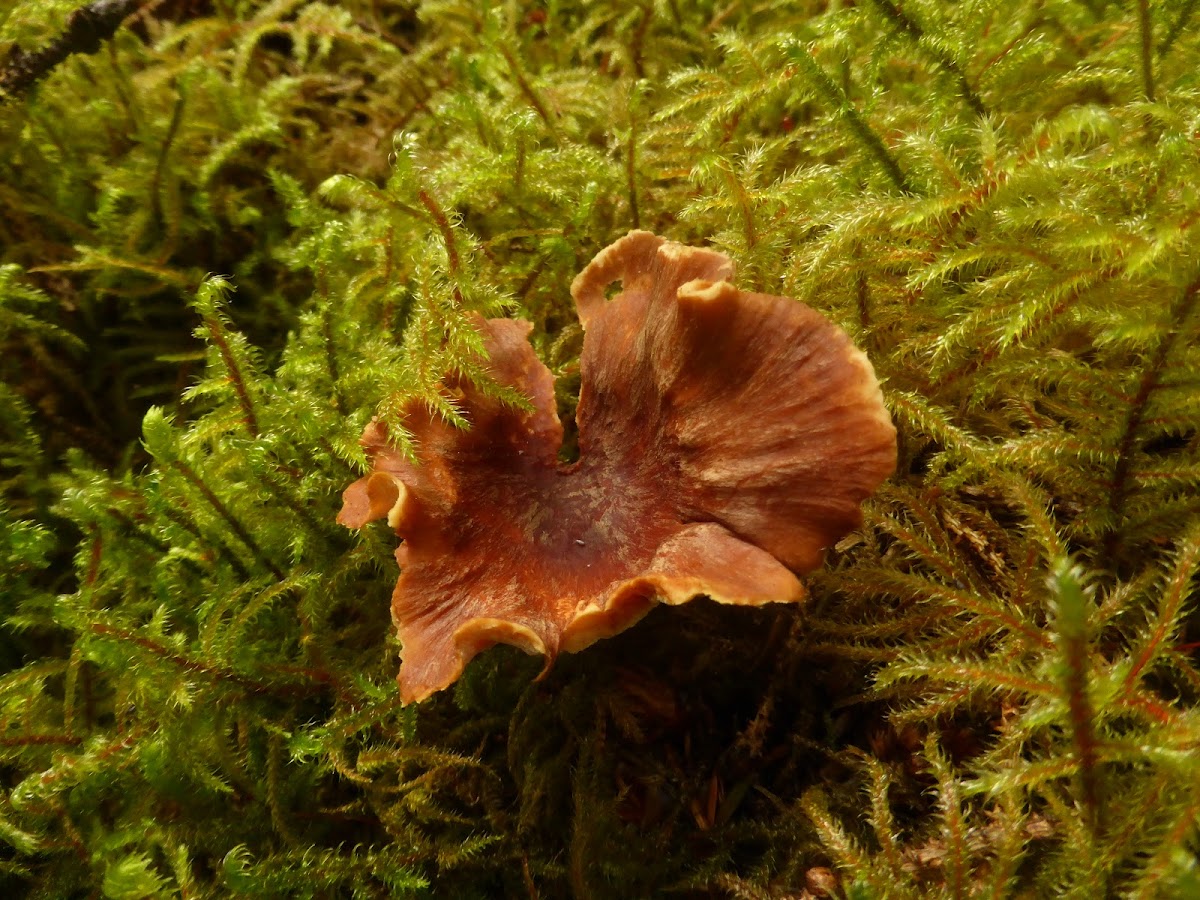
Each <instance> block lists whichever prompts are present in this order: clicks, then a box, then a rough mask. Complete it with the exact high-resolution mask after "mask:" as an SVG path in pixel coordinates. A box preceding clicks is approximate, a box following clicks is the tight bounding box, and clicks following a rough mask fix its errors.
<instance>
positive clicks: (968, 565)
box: [0, 0, 1200, 900]
mask: <svg viewBox="0 0 1200 900" xmlns="http://www.w3.org/2000/svg"><path fill="white" fill-rule="evenodd" d="M125 5H126V6H128V14H127V15H124V16H123V17H121V18H120V20H119V21H116V22H115V24H113V25H112V28H111V30H110V32H109V33H108V34H105V35H99V34H96V35H94V37H95V40H92V41H88V40H82V39H80V40H76V38H77V37H78V34H77V28H78V27H79V26H77V25H73V24H72V23H73V22H78V21H80V19H79V18H78V16H79V15H80V14H81V13H80V10H81V9H83V7H84V4H81V3H79V2H74V0H54V2H40V0H39V2H33V0H19V2H16V3H10V4H8V5H7V6H6V7H4V8H3V9H0V85H3V86H4V87H2V88H0V90H2V91H3V94H2V96H0V486H2V488H3V498H2V501H0V576H2V579H3V580H2V583H0V615H2V616H3V621H4V627H3V630H2V631H0V672H2V674H0V772H2V778H3V785H4V791H3V795H2V798H0V894H2V895H3V896H14V897H16V896H31V897H46V898H73V897H80V898H83V897H94V896H102V897H109V898H130V900H132V898H146V897H176V896H185V897H223V896H240V895H248V896H258V897H320V898H335V897H402V896H413V897H425V896H429V897H455V898H470V897H480V898H486V897H521V898H555V897H571V898H610V897H613V898H615V897H649V896H672V897H685V898H690V897H696V898H701V897H720V898H748V900H760V898H762V900H767V898H779V900H782V898H794V897H806V896H807V897H823V896H831V897H854V898H873V897H880V898H882V897H885V896H886V897H917V896H926V895H930V894H932V895H936V896H992V897H1037V896H1064V895H1072V896H1076V895H1089V896H1094V897H1104V896H1114V895H1121V896H1131V897H1145V898H1151V897H1163V896H1168V897H1169V896H1192V895H1196V894H1197V893H1200V864H1198V861H1197V855H1196V854H1197V843H1198V842H1197V821H1198V816H1200V762H1198V760H1200V756H1198V755H1197V753H1196V748H1197V746H1198V744H1200V719H1198V712H1197V699H1198V697H1200V667H1198V665H1197V648H1198V647H1200V621H1198V620H1197V617H1196V613H1195V610H1196V606H1197V592H1198V589H1197V581H1196V571H1197V568H1200V399H1198V398H1200V310H1198V309H1197V307H1198V306H1200V262H1198V260H1200V254H1198V253H1197V249H1198V243H1200V237H1198V232H1197V229H1198V228H1200V225H1198V223H1200V194H1198V192H1197V188H1196V185H1198V184H1200V153H1198V152H1197V147H1198V144H1197V135H1200V103H1198V97H1200V93H1198V90H1200V82H1198V76H1197V73H1198V72H1200V39H1198V38H1197V30H1196V26H1197V22H1198V21H1200V20H1198V19H1196V17H1195V16H1196V10H1197V4H1195V3H1193V2H1188V0H1157V2H1155V0H1143V2H1139V3H1131V4H1115V3H1102V2H1068V0H1037V2H1035V0H1028V2H1025V0H1016V2H1011V3H995V2H985V0H967V2H959V3H946V2H936V0H909V2H904V3H897V2H894V0H866V2H861V3H856V4H846V3H836V2H835V3H819V2H791V0H786V2H785V0H766V2H762V3H754V4H750V3H728V4H726V3H720V4H712V3H705V2H699V3H684V2H682V0H661V2H657V0H646V2H641V3H629V2H617V0H589V2H579V0H562V2H551V3H545V4H536V3H529V4H518V3H496V4H490V3H483V2H478V3H471V2H453V0H448V2H424V3H411V4H403V3H394V2H388V0H350V2H344V3H320V2H307V0H274V2H249V0H150V2H145V3H129V4H125ZM89 9H91V7H89ZM89 21H90V20H89ZM71 35H75V36H76V37H75V38H72V37H71ZM68 38H70V40H71V42H72V43H71V45H70V47H69V48H67V49H68V50H69V52H65V53H60V54H58V57H59V58H58V61H57V62H55V63H54V64H53V65H47V66H46V67H45V69H44V71H39V72H37V73H36V77H34V78H27V77H26V75H24V74H23V75H22V76H21V79H15V76H14V75H13V74H12V73H13V72H15V71H16V70H17V68H18V67H20V68H21V71H22V72H26V71H27V69H28V67H29V65H30V62H29V61H30V60H31V59H33V60H36V59H43V60H45V59H50V58H51V57H50V56H45V55H41V56H39V55H38V54H39V53H41V51H45V50H47V49H48V48H49V49H53V48H55V47H59V48H60V49H62V47H65V46H66V45H62V44H59V43H56V42H61V41H64V40H67V39H68ZM631 228H644V229H647V230H650V231H653V232H655V233H658V234H661V235H663V236H664V237H667V238H670V239H672V240H678V241H681V242H685V243H689V244H694V245H698V246H710V247H713V248H715V249H718V250H720V251H722V252H724V253H726V254H728V255H729V256H730V257H731V258H732V259H733V260H734V261H735V262H736V264H737V267H738V284H739V286H740V287H742V288H743V289H746V290H758V291H765V292H770V293H774V294H785V295H789V296H793V297H796V298H798V299H801V300H803V301H804V302H806V303H808V304H809V305H811V306H813V307H814V308H816V309H817V310H819V311H820V312H822V313H823V314H825V315H827V316H829V317H830V318H831V319H833V320H834V321H836V322H837V323H838V324H840V325H841V326H842V327H844V328H845V329H846V330H847V331H849V332H850V333H851V335H852V336H853V337H854V339H855V341H856V343H857V344H858V345H859V346H860V347H862V348H863V349H864V351H865V352H866V353H867V354H868V355H869V357H870V358H871V361H872V363H873V364H874V366H875V369H876V371H877V373H878V374H879V376H880V380H881V382H882V383H883V391H884V397H885V401H886V402H887V404H888V407H889V409H890V411H891V414H892V416H893V419H894V420H895V423H896V426H897V428H898V430H899V433H900V458H899V468H898V470H897V473H896V475H895V476H894V477H893V478H892V479H891V480H889V482H888V483H887V484H885V485H884V487H883V488H882V489H881V490H880V491H879V493H878V494H877V495H876V496H875V497H874V498H873V499H872V500H870V501H868V503H867V504H866V507H865V514H866V515H865V522H864V525H863V527H862V528H861V529H859V530H858V531H856V532H855V533H853V534H851V535H850V536H848V537H847V538H845V539H844V540H842V541H841V542H840V543H839V544H838V545H837V547H836V548H834V550H832V551H831V552H830V553H829V555H828V559H827V563H826V565H825V567H824V568H823V569H822V570H820V571H819V572H817V573H815V574H813V575H811V576H807V577H806V578H805V581H806V586H807V588H808V591H809V595H810V596H809V600H808V602H807V604H806V605H804V606H803V607H790V606H783V605H776V606H768V607H765V608H762V609H731V608H725V607H720V606H718V605H717V604H714V603H711V602H708V601H695V602H693V603H691V604H689V605H687V606H684V607H680V608H673V609H668V608H658V609H655V610H654V611H653V612H652V613H651V614H650V615H649V616H648V617H647V618H646V619H645V620H644V621H643V622H641V623H640V624H639V625H638V626H637V627H635V628H634V629H632V630H630V631H628V632H625V633H623V634H621V635H619V636H617V637H615V638H613V639H610V640H607V641H602V642H600V643H598V644H596V645H595V646H593V647H591V648H589V649H588V650H587V651H585V652H583V653H580V654H576V655H565V656H561V657H560V658H559V659H558V660H557V662H556V663H555V665H554V667H553V668H552V669H551V671H550V672H549V673H548V674H547V675H546V676H545V677H544V678H542V679H541V680H539V681H535V680H534V679H535V678H536V677H537V675H538V672H539V670H540V661H539V660H535V659H533V658H530V657H527V656H524V655H523V654H521V653H520V652H518V651H515V650H513V649H511V648H504V647H500V648H495V649H493V650H489V651H488V652H486V653H484V654H483V655H481V656H480V657H479V658H478V659H477V660H476V661H475V662H474V663H472V664H471V665H470V666H469V667H468V669H467V671H466V673H465V674H464V676H463V678H462V679H461V680H460V681H459V682H458V683H457V684H456V685H455V686H454V687H453V688H452V689H451V690H448V691H446V692H443V693H441V694H439V695H437V696H436V697H434V698H432V699H431V700H430V701H428V702H426V703H423V704H421V705H419V706H413V707H403V708H402V707H401V706H400V704H399V700H398V695H397V690H396V685H395V681H394V679H395V673H396V668H397V654H398V651H399V649H400V648H399V647H398V646H397V644H396V642H395V640H394V639H393V638H392V637H391V622H390V618H389V613H388V604H389V595H390V592H391V586H392V584H394V582H395V578H396V574H397V572H396V564H395V562H394V559H393V556H392V552H393V550H394V536H393V534H392V533H391V532H390V531H389V530H388V528H387V527H386V525H385V524H384V523H377V524H376V525H372V526H370V527H368V528H366V529H364V530H363V531H362V533H358V534H355V533H351V532H349V531H347V530H346V529H343V528H341V527H340V526H338V525H336V524H335V522H334V518H335V516H336V513H337V510H338V508H339V504H340V493H341V491H342V490H343V489H344V488H345V486H346V485H347V484H349V483H350V482H352V481H353V480H354V479H355V478H357V477H359V475H360V474H361V473H362V472H363V471H364V468H365V465H366V460H365V458H364V456H363V453H362V450H361V448H360V447H359V446H358V444H357V439H358V436H359V435H360V434H361V433H362V430H363V427H364V425H365V424H366V422H368V421H369V420H370V419H371V417H372V416H375V415H378V416H380V417H382V418H383V419H384V420H385V421H387V422H389V424H390V425H391V426H392V428H391V433H392V434H393V436H394V437H395V438H396V440H397V442H398V445H399V447H400V448H401V449H402V450H404V451H406V452H408V451H411V446H410V444H411V442H410V441H409V440H408V438H407V437H406V435H405V434H404V432H403V428H402V423H401V421H400V420H399V413H400V411H401V410H402V409H403V408H404V407H405V405H406V404H409V403H411V402H413V401H422V402H425V403H428V404H429V405H430V406H431V407H432V408H433V409H434V410H436V411H439V412H440V413H441V414H443V415H445V416H446V417H447V418H448V419H449V420H451V421H459V420H461V418H462V417H461V415H460V413H459V411H458V410H457V408H456V407H455V404H454V402H453V398H452V397H450V396H448V395H447V394H446V392H445V391H443V390H441V389H440V387H439V381H440V379H441V378H442V376H443V375H444V374H445V373H447V372H451V371H457V372H459V373H462V374H464V375H467V376H468V377H472V378H474V379H476V380H477V381H478V382H479V384H480V386H481V388H482V389H483V390H485V391H491V392H493V393H494V394H495V395H496V396H500V397H503V398H504V399H506V400H508V401H511V402H514V403H520V402H522V401H521V398H519V397H512V396H508V395H507V394H506V393H505V392H504V390H503V388H502V386H500V385H496V384H494V383H493V382H491V381H489V379H488V377H487V371H486V366H485V364H484V362H483V361H482V360H481V359H480V358H479V355H478V351H479V348H480V346H481V342H480V336H479V335H478V334H477V333H476V331H475V330H474V329H473V327H472V326H471V322H472V318H473V316H474V315H475V314H477V313H482V314H483V315H485V316H504V315H508V316H513V317H521V318H525V319H528V320H529V321H531V322H532V323H533V324H534V333H533V340H534V344H535V346H536V348H537V351H538V353H539V355H540V356H541V358H542V359H543V360H544V361H545V362H546V364H547V365H548V366H549V367H550V368H551V370H552V371H553V372H554V373H555V375H556V376H557V377H558V382H557V390H558V393H559V396H558V397H557V399H558V403H559V408H560V412H561V414H562V416H563V418H564V421H565V422H567V423H568V426H570V423H571V421H572V418H573V410H574V405H575V403H576V400H577V397H578V388H579V373H578V359H579V352H580V348H581V332H580V328H579V324H578V321H577V319H576V317H575V313H574V309H573V307H572V304H571V301H570V296H569V293H568V287H569V285H570V282H571V280H572V278H573V277H574V276H575V274H576V273H577V272H578V271H579V270H580V269H581V268H582V266H583V265H584V264H586V262H587V261H588V260H589V259H591V257H592V256H593V255H594V254H595V253H596V252H597V251H598V250H599V249H600V248H602V247H604V246H606V245H608V244H609V243H611V242H612V241H613V240H614V239H615V238H617V237H619V236H620V235H622V234H624V233H625V232H627V231H628V230H630V229H631ZM460 424H462V425H463V426H464V427H465V426H467V425H469V423H466V422H460ZM570 431H571V429H570V427H568V434H569V439H568V443H567V445H566V448H565V449H564V454H566V455H568V456H569V455H570V454H571V453H572V444H571V442H570ZM614 848H617V849H616V850H614Z"/></svg>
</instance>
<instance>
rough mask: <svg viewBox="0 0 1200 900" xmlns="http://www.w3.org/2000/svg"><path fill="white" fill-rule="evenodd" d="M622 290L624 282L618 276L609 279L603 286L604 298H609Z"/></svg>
mask: <svg viewBox="0 0 1200 900" xmlns="http://www.w3.org/2000/svg"><path fill="white" fill-rule="evenodd" d="M622 290H624V284H623V283H622V282H621V279H620V278H617V279H616V280H614V281H610V282H609V283H608V284H607V285H606V286H605V288H604V299H605V300H611V299H612V298H613V297H615V296H617V294H619V293H621V291H622Z"/></svg>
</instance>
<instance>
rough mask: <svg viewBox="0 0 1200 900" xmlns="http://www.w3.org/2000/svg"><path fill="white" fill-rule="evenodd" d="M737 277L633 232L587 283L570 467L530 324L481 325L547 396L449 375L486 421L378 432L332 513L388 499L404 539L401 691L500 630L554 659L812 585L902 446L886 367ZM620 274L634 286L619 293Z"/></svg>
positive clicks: (422, 413) (354, 513) (411, 420)
mask: <svg viewBox="0 0 1200 900" xmlns="http://www.w3.org/2000/svg"><path fill="white" fill-rule="evenodd" d="M732 274H733V267H732V264H731V263H730V261H729V259H728V258H727V257H725V256H724V255H722V254H720V253H715V252H713V251H710V250H702V249H697V248H693V247H685V246H683V245H680V244H675V243H670V242H667V241H664V240H663V239H662V238H659V237H655V236H654V235H652V234H649V233H647V232H643V231H635V232H631V233H630V234H628V235H627V236H625V237H624V238H622V239H620V240H619V241H617V242H616V243H614V244H612V245H611V246H610V247H608V248H606V249H605V250H603V251H602V252H601V253H600V254H599V255H598V256H597V257H596V258H595V259H594V260H593V261H592V262H591V263H590V264H589V265H588V266H587V268H585V269H584V270H583V272H582V273H580V275H579V277H578V278H576V279H575V283H574V284H573V285H572V287H571V292H572V294H573V296H574V297H575V301H576V304H577V306H578V309H579V317H580V320H581V321H582V322H583V325H584V328H585V329H586V336H585V340H584V347H583V356H582V360H581V368H582V373H581V379H582V388H581V392H580V398H579V408H578V413H577V421H578V425H579V448H580V458H579V461H578V462H576V463H573V464H571V465H563V464H561V463H559V462H558V450H559V446H560V444H561V442H562V425H561V423H560V422H559V420H558V415H557V413H556V412H555V405H554V379H553V376H552V375H551V374H550V371H549V370H548V369H547V368H546V367H545V366H544V365H543V364H542V363H541V361H540V360H538V358H537V356H536V355H535V354H534V352H533V348H532V347H531V346H530V344H529V341H528V334H529V331H530V328H531V326H530V325H529V324H528V323H526V322H520V321H513V320H506V319H489V320H484V319H482V318H481V319H479V321H478V327H479V329H480V331H481V332H482V334H483V336H484V339H485V344H486V348H487V353H488V358H489V361H490V367H491V372H492V375H493V377H494V378H495V379H496V381H497V382H499V383H501V384H505V385H508V386H511V387H513V388H516V389H517V390H519V391H520V392H521V393H523V394H525V395H526V396H527V397H529V399H530V400H531V401H532V404H533V409H532V411H522V410H517V409H514V408H512V407H509V406H505V405H503V404H502V403H500V402H499V401H498V400H495V399H493V398H490V397H487V396H486V395H484V394H483V393H482V392H481V391H479V390H478V389H477V388H476V387H475V386H474V385H473V384H472V383H470V382H469V381H465V380H461V379H448V380H447V382H446V386H447V388H448V389H449V390H451V391H453V392H455V394H456V395H457V396H459V397H460V398H461V399H460V402H459V405H460V406H461V408H462V409H463V410H464V412H465V414H466V415H467V417H468V418H469V419H470V421H471V423H472V427H471V428H470V430H467V431H463V430H460V429H457V428H455V427H453V426H452V425H449V424H448V423H446V422H445V421H443V420H442V419H440V418H439V417H436V416H434V415H432V414H431V413H430V412H429V411H428V410H427V409H425V408H424V407H423V406H419V405H414V406H412V407H410V408H409V409H408V410H406V418H405V425H406V426H407V427H408V428H409V430H410V431H411V432H412V434H413V437H414V438H415V442H416V446H417V462H416V464H414V463H411V462H409V461H408V460H406V459H405V458H404V457H403V456H402V455H401V454H400V453H398V452H397V451H396V450H395V449H393V448H392V447H391V446H390V445H389V443H388V438H387V432H386V429H385V428H384V426H383V425H382V424H380V423H378V422H372V423H371V425H369V426H368V427H367V429H366V431H365V433H364V434H363V445H364V446H365V447H366V448H367V450H368V453H369V455H370V457H371V460H372V471H371V473H370V474H369V475H367V476H366V477H365V478H362V479H359V480H358V481H356V482H355V483H354V484H352V485H351V486H350V487H349V488H348V489H347V490H346V492H345V495H344V506H343V508H342V511H341V514H340V515H339V516H338V521H339V522H341V523H342V524H344V525H347V526H350V527H352V528H357V527H361V526H362V525H363V524H365V523H366V522H369V521H371V520H373V519H377V518H381V517H383V516H387V518H388V522H389V524H390V525H391V526H392V527H393V528H394V529H395V530H396V533H397V534H398V535H400V537H402V538H403V539H404V541H403V543H402V544H401V546H400V548H399V549H398V550H397V551H396V559H397V561H398V562H399V563H400V567H401V570H402V574H401V576H400V580H399V582H398V583H397V585H396V590H395V593H394V595H393V598H392V618H393V620H394V621H395V623H396V628H397V631H398V633H399V637H400V641H401V643H402V645H403V651H402V657H403V663H402V666H401V669H400V675H399V682H400V692H401V697H402V699H403V700H404V702H406V703H408V702H414V701H419V700H422V699H424V698H426V697H428V696H429V695H430V694H432V693H434V692H435V691H438V690H441V689H442V688H444V687H446V686H448V685H449V684H451V683H453V682H454V681H455V679H457V678H458V676H459V675H460V674H461V673H462V670H463V667H464V666H465V665H466V664H467V663H468V662H469V661H470V660H471V659H472V658H473V657H474V656H475V655H476V654H477V653H479V652H480V651H481V650H484V649H486V648H487V647H490V646H491V645H493V644H496V643H507V644H514V645H516V646H518V647H522V648H524V649H525V650H528V651H529V652H531V653H541V654H545V655H546V656H547V657H548V660H553V658H554V656H555V655H556V654H557V653H558V652H559V651H562V650H567V651H574V650H580V649H582V648H584V647H586V646H588V645H589V644H591V643H594V642H595V641H597V640H599V639H600V638H604V637H609V636H610V635H613V634H616V633H617V632H619V631H622V630H624V629H625V628H628V627H629V626H630V625H632V624H633V623H635V622H636V621H637V620H638V619H640V618H641V617H642V616H643V615H645V614H646V612H648V611H649V609H650V608H651V606H652V604H653V603H655V602H664V603H670V604H679V603H684V602H686V601H688V600H690V599H691V598H692V597H695V596H697V595H700V594H704V595H707V596H709V597H712V598H713V599H714V600H717V601H719V602H722V603H733V604H749V605H758V604H762V603H767V602H771V601H798V600H800V599H801V598H802V597H803V593H804V592H803V588H802V587H801V585H800V582H799V581H798V580H797V579H796V576H795V574H793V573H804V572H808V571H811V570H812V569H814V568H815V567H817V566H818V565H820V562H821V558H822V555H823V552H824V550H825V548H826V547H828V546H830V545H831V544H832V543H834V542H835V541H836V540H837V539H838V538H840V537H841V536H842V535H844V534H845V533H846V532H848V531H850V530H851V529H853V528H855V527H856V526H857V525H858V524H859V523H860V521H861V513H860V510H859V504H860V503H861V502H862V501H863V500H864V499H865V498H866V497H868V496H869V495H870V494H871V493H872V492H873V491H874V490H875V488H876V487H878V485H879V484H880V483H881V482H882V481H883V480H884V479H885V478H887V477H888V475H890V474H891V473H892V471H893V469H894V468H895V462H896V432H895V429H894V428H893V427H892V423H891V420H890V418H889V416H888V414H887V411H886V409H885V408H884V406H883V398H882V395H881V393H880V390H879V385H878V382H877V381H876V379H875V374H874V371H873V370H872V368H871V364H870V362H869V361H868V360H867V358H866V356H864V355H863V353H862V352H861V351H859V350H858V349H856V348H855V347H854V346H853V344H851V342H850V339H849V338H848V337H847V335H846V334H845V332H843V331H842V330H841V329H840V328H838V327H837V326H836V325H834V324H832V323H831V322H829V321H828V320H827V319H825V318H824V317H823V316H821V315H820V314H819V313H817V312H815V311H813V310H812V309H810V308H808V307H807V306H804V305H803V304H801V303H799V302H797V301H795V300H791V299H789V298H786V297H773V296H770V295H767V294H753V293H743V292H741V291H739V290H738V289H737V288H735V287H734V286H733V285H732V284H730V283H729V281H728V279H729V278H731V277H732ZM614 281H620V282H621V284H622V291H621V293H620V294H618V295H617V296H616V297H614V298H613V299H612V300H608V301H606V300H605V293H604V292H605V288H606V287H607V286H608V285H609V284H611V283H612V282H614ZM547 664H549V661H548V663H547Z"/></svg>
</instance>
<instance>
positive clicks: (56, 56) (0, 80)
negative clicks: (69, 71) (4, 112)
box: [0, 0, 146, 98]
mask: <svg viewBox="0 0 1200 900" xmlns="http://www.w3.org/2000/svg"><path fill="white" fill-rule="evenodd" d="M144 3H146V0H94V2H93V3H89V4H88V5H87V6H84V7H82V8H80V9H77V10H75V12H73V13H71V15H70V16H68V17H67V27H66V29H64V31H63V33H62V34H60V35H59V36H58V37H57V38H56V39H55V40H54V41H52V42H51V43H50V44H48V45H47V46H45V47H43V48H42V49H40V50H34V51H32V52H29V51H26V50H22V49H21V48H20V47H14V48H13V51H12V52H11V53H10V54H9V57H8V60H7V64H6V65H5V67H4V69H3V71H0V98H5V97H13V96H16V95H18V94H22V93H24V92H25V91H26V90H28V89H29V88H30V87H32V86H33V85H34V84H36V83H37V82H38V81H40V80H41V79H43V78H45V77H46V76H47V75H49V74H50V72H51V71H52V70H53V69H54V67H55V66H57V65H58V64H59V63H61V62H62V61H63V60H65V59H66V58H67V57H69V56H74V55H75V54H77V53H85V54H92V53H95V52H96V51H97V50H99V49H100V45H101V44H103V43H104V42H105V41H106V40H108V39H109V38H110V37H112V36H113V35H114V34H116V32H117V29H118V28H120V27H121V23H122V22H124V21H125V19H127V18H128V17H129V16H130V15H131V14H132V13H133V12H134V11H135V10H137V8H138V7H139V6H142V5H143V4H144Z"/></svg>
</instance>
